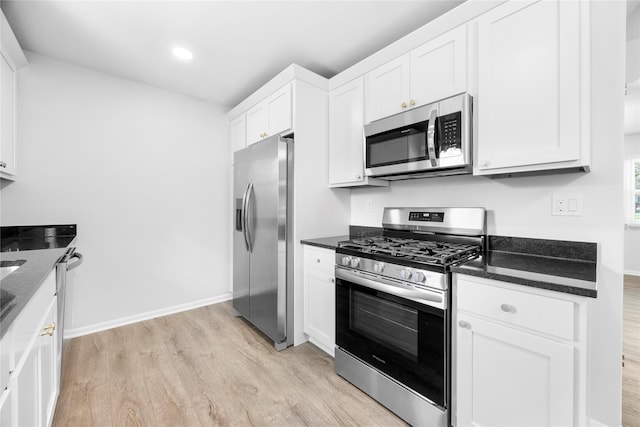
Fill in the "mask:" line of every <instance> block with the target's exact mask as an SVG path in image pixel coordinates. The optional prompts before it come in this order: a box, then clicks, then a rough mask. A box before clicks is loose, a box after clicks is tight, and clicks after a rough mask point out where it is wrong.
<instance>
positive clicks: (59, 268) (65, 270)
mask: <svg viewBox="0 0 640 427" xmlns="http://www.w3.org/2000/svg"><path fill="white" fill-rule="evenodd" d="M74 259H75V261H72V260H74ZM80 264H82V254H81V253H80V252H76V248H75V247H70V248H68V249H67V251H66V252H65V254H64V255H63V256H62V257H61V258H60V260H59V261H58V264H57V265H56V295H57V296H58V319H57V324H58V343H57V344H58V354H57V355H56V370H57V371H58V372H57V374H58V378H60V374H61V370H62V348H63V346H64V312H65V300H66V295H65V294H66V292H67V285H69V284H71V283H73V279H74V276H75V272H73V271H72V270H73V269H75V268H77V267H78V266H79V265H80Z"/></svg>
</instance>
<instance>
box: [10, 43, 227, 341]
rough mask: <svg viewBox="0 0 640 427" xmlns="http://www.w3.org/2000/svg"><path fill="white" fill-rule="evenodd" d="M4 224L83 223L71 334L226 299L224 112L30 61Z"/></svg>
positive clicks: (22, 79)
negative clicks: (15, 170)
mask: <svg viewBox="0 0 640 427" xmlns="http://www.w3.org/2000/svg"><path fill="white" fill-rule="evenodd" d="M27 57H28V60H29V66H28V67H27V68H25V69H23V70H21V71H20V72H19V80H18V85H19V89H18V132H19V133H18V144H19V146H18V150H19V152H18V161H19V165H18V167H19V170H18V174H19V175H18V179H17V180H16V181H15V182H13V183H7V182H6V181H3V182H2V191H1V193H0V195H1V197H2V212H1V214H2V225H22V224H43V223H44V224H48V223H77V224H78V234H79V237H78V241H77V243H78V244H77V246H78V250H79V251H80V252H82V253H83V254H84V255H85V261H84V264H83V265H82V267H81V268H79V269H78V270H76V271H77V277H76V283H75V285H74V287H73V288H72V289H69V291H70V293H71V295H70V303H71V306H70V307H69V306H68V307H69V310H70V314H71V321H70V322H69V323H67V325H65V326H66V328H67V330H68V331H70V332H71V333H72V334H81V333H86V332H89V331H93V330H96V329H102V328H107V327H110V326H114V325H119V324H123V323H127V322H131V321H135V320H137V319H140V318H145V317H149V316H153V315H157V314H161V313H164V312H168V311H173V310H178V309H180V308H186V307H189V306H197V305H202V304H206V303H209V302H212V301H218V300H222V299H228V298H230V293H229V290H230V272H229V265H230V250H229V248H230V247H231V246H230V242H229V233H228V232H227V230H226V227H227V226H228V224H230V221H231V220H230V212H229V206H228V203H227V201H228V200H229V194H228V192H229V177H230V172H229V162H228V159H229V155H230V154H229V147H228V123H227V120H226V118H225V117H224V115H223V112H224V111H223V110H222V108H219V107H217V106H215V105H212V104H209V103H205V102H202V101H199V100H196V99H193V98H189V97H186V96H182V95H177V94H174V93H172V92H169V91H165V90H162V89H158V88H155V87H152V86H147V85H142V84H138V83H134V82H132V81H128V80H124V79H121V78H117V77H114V76H111V75H108V74H104V73H100V72H96V71H93V70H90V69H86V68H81V67H77V66H74V65H71V64H69V63H65V62H60V61H57V60H54V59H51V58H48V57H45V56H41V55H37V54H33V53H29V52H27Z"/></svg>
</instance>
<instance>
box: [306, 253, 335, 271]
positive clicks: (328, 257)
mask: <svg viewBox="0 0 640 427" xmlns="http://www.w3.org/2000/svg"><path fill="white" fill-rule="evenodd" d="M335 256H336V252H335V251H332V250H331V249H322V248H318V247H315V246H305V249H304V262H305V265H306V266H307V268H309V269H313V270H316V269H317V270H322V271H325V272H326V271H331V272H332V275H333V270H334V268H335V263H336V261H335Z"/></svg>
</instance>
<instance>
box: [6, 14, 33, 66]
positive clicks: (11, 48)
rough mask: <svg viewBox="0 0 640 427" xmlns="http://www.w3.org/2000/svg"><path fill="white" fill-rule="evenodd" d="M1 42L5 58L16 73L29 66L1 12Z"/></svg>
mask: <svg viewBox="0 0 640 427" xmlns="http://www.w3.org/2000/svg"><path fill="white" fill-rule="evenodd" d="M0 40H1V44H2V47H1V50H2V52H3V54H4V55H3V56H4V57H5V59H6V60H7V62H9V65H11V68H13V70H14V71H16V70H18V69H20V68H22V67H25V66H26V65H27V58H26V56H25V55H24V52H23V51H22V48H21V47H20V43H18V39H17V38H16V36H15V34H13V31H12V30H11V27H10V26H9V21H7V18H6V17H5V16H4V12H2V11H1V10H0Z"/></svg>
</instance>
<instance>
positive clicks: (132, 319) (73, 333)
mask: <svg viewBox="0 0 640 427" xmlns="http://www.w3.org/2000/svg"><path fill="white" fill-rule="evenodd" d="M232 298H233V295H232V294H231V293H230V292H228V293H225V294H222V295H220V296H217V297H213V298H207V299H203V300H198V301H193V302H189V303H186V304H180V305H174V306H171V307H166V308H162V309H159V310H153V311H148V312H146V313H140V314H136V315H134V316H128V317H123V318H120V319H115V320H109V321H108V322H101V323H96V324H94V325H89V326H83V327H81V328H75V329H69V330H67V329H65V331H64V337H65V339H66V338H76V337H81V336H83V335H89V334H94V333H96V332H102V331H106V330H107V329H113V328H118V327H120V326H125V325H130V324H132V323H136V322H142V321H143V320H150V319H155V318H157V317H162V316H167V315H169V314H175V313H180V312H182V311H188V310H193V309H194V308H200V307H204V306H207V305H211V304H217V303H220V302H224V301H229V300H230V299H232Z"/></svg>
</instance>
